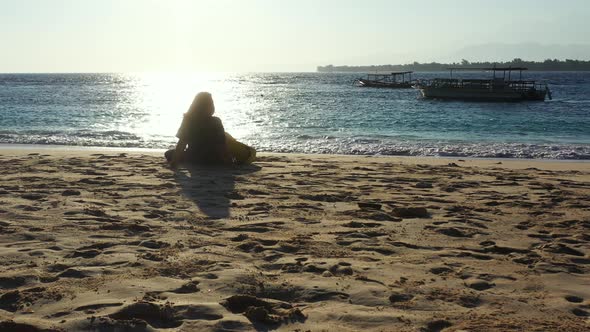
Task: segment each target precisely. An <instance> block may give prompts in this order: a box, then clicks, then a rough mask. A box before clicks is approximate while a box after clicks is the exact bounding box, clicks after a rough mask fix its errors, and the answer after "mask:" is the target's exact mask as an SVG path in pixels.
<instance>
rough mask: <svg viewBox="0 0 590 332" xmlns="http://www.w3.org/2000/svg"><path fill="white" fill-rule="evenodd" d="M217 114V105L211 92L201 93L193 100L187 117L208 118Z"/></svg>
mask: <svg viewBox="0 0 590 332" xmlns="http://www.w3.org/2000/svg"><path fill="white" fill-rule="evenodd" d="M214 113H215V104H214V103H213V97H212V96H211V94H210V93H209V92H199V93H197V95H196V96H195V99H193V102H192V104H191V106H190V107H189V108H188V111H187V112H186V113H185V114H184V115H185V116H191V117H192V116H196V117H208V116H212V115H213V114H214Z"/></svg>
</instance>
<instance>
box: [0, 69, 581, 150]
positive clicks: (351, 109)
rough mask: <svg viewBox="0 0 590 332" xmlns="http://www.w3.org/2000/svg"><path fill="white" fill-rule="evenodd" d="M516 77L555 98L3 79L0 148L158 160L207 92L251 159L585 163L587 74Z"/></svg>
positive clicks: (112, 78)
mask: <svg viewBox="0 0 590 332" xmlns="http://www.w3.org/2000/svg"><path fill="white" fill-rule="evenodd" d="M448 75H449V74H448V73H446V72H444V73H443V72H435V73H414V78H418V79H431V78H434V77H448ZM483 75H489V73H483ZM523 75H524V78H526V79H532V80H538V81H542V82H545V83H547V85H548V86H549V88H550V89H551V93H552V97H553V99H552V100H546V101H545V102H517V103H489V102H462V101H440V100H426V99H422V98H421V97H420V95H419V91H417V90H414V89H402V90H395V89H377V88H361V87H357V86H355V85H354V84H353V82H354V80H355V78H358V77H361V76H363V73H140V74H134V73H130V74H121V73H118V74H103V73H101V74H0V144H36V145H38V144H43V145H62V146H63V145H65V146H97V147H126V148H148V149H167V148H170V147H173V146H174V144H175V143H176V140H177V139H176V137H175V134H176V132H177V130H178V127H179V125H180V122H181V121H182V116H183V113H184V112H186V111H187V109H188V106H189V105H190V103H191V101H192V99H193V97H194V96H195V94H196V93H198V92H199V91H209V92H211V93H212V94H213V98H214V101H215V106H216V112H215V114H216V116H218V117H219V118H220V119H221V120H222V122H223V125H224V127H225V130H226V131H227V132H228V133H230V134H231V135H232V136H234V137H235V138H236V139H238V140H240V141H243V142H244V143H247V144H249V145H252V146H254V147H255V148H256V149H257V150H258V151H265V152H296V153H322V154H351V155H394V156H440V157H449V156H452V157H466V158H532V159H562V160H590V72H528V73H527V72H525V73H524V74H523Z"/></svg>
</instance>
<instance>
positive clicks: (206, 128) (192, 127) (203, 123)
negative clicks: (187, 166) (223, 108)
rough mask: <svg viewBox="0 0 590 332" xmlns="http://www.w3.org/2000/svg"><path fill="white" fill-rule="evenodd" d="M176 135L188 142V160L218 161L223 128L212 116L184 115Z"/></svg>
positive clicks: (222, 141)
mask: <svg viewBox="0 0 590 332" xmlns="http://www.w3.org/2000/svg"><path fill="white" fill-rule="evenodd" d="M176 137H178V138H179V139H181V140H183V141H185V142H187V143H188V148H187V149H186V157H187V159H188V160H190V161H195V162H202V163H220V162H222V160H221V155H222V154H221V153H220V151H221V149H223V148H224V145H225V129H224V128H223V124H222V123H221V120H220V119H219V118H217V117H214V116H207V117H202V116H198V115H185V116H184V119H183V120H182V124H181V125H180V128H179V129H178V132H177V133H176Z"/></svg>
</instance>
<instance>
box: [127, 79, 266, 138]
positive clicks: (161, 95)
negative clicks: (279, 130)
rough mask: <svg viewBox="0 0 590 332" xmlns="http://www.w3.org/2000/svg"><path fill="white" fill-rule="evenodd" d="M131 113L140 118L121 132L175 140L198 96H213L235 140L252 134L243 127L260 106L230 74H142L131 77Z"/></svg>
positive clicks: (132, 119) (133, 119)
mask: <svg viewBox="0 0 590 332" xmlns="http://www.w3.org/2000/svg"><path fill="white" fill-rule="evenodd" d="M127 79H129V81H130V82H131V85H132V86H131V88H130V91H129V94H130V96H129V97H130V98H129V99H128V100H129V102H130V103H132V104H133V105H132V107H131V109H133V110H134V111H133V112H135V113H136V114H135V115H134V116H130V118H129V121H127V123H122V124H121V127H120V130H123V131H128V132H132V133H134V134H136V135H138V136H140V137H146V138H147V137H150V138H154V137H172V136H174V135H175V134H176V131H177V130H178V127H179V126H180V122H181V121H182V116H183V114H184V113H185V112H186V111H187V110H188V108H189V106H190V104H191V102H192V100H193V98H194V96H195V95H196V94H197V93H199V92H201V91H208V92H210V93H211V94H212V95H213V98H214V101H215V108H216V113H215V115H216V116H218V117H220V118H221V119H222V121H223V123H224V126H225V128H226V131H231V134H232V135H234V136H235V137H245V136H247V135H249V134H252V132H251V131H252V130H254V129H253V128H251V127H250V128H249V127H247V126H243V125H241V124H243V123H244V117H245V116H246V113H250V112H249V111H250V108H252V109H255V108H256V105H254V104H252V102H251V101H248V100H247V99H248V98H247V97H245V96H243V93H242V92H241V91H239V88H240V84H239V79H238V78H237V77H236V76H235V75H233V74H229V73H205V72H200V73H175V72H168V73H141V74H129V75H128V77H127Z"/></svg>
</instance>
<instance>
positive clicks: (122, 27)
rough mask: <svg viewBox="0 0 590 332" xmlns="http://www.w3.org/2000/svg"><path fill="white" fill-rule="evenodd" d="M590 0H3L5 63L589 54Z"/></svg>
mask: <svg viewBox="0 0 590 332" xmlns="http://www.w3.org/2000/svg"><path fill="white" fill-rule="evenodd" d="M589 22H590V3H589V2H588V0H561V1H556V0H552V1H549V0H510V1H508V0H494V1H489V0H488V1H484V0H445V1H443V0H420V1H408V0H403V1H402V0H233V1H232V0H193V1H190V0H0V40H1V41H2V44H3V45H2V47H1V48H0V72H158V71H221V72H260V71H315V69H316V66H318V65H327V64H334V65H370V64H397V63H409V62H413V61H419V62H431V61H437V62H452V61H460V60H461V59H467V60H470V61H477V60H482V61H483V60H489V61H501V60H510V59H512V58H517V57H519V58H523V59H525V60H543V59H546V58H566V57H570V58H577V59H583V60H590V39H589V38H588V36H590V23H589Z"/></svg>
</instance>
